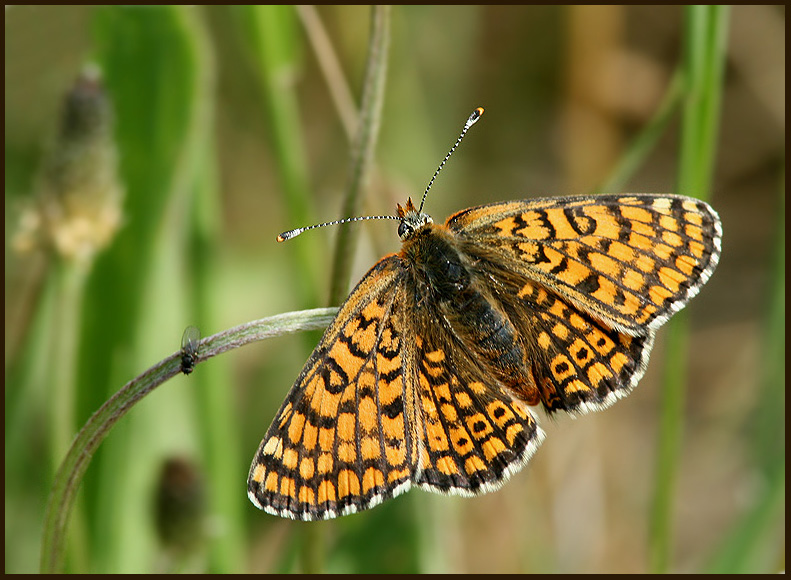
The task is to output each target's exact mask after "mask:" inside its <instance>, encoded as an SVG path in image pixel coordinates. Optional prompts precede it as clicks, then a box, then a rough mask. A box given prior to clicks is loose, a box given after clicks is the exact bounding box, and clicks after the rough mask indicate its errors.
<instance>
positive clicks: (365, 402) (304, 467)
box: [248, 256, 416, 520]
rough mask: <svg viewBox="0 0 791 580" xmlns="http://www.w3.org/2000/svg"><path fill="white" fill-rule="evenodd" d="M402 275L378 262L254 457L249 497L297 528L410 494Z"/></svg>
mask: <svg viewBox="0 0 791 580" xmlns="http://www.w3.org/2000/svg"><path fill="white" fill-rule="evenodd" d="M403 274H404V271H403V267H402V266H401V264H400V263H399V261H398V259H397V258H396V257H395V256H388V257H385V258H383V259H382V260H380V261H379V262H378V263H377V264H376V265H375V266H374V267H373V268H372V269H371V270H370V271H369V272H368V274H366V276H365V277H364V278H363V279H362V280H361V281H360V282H359V284H358V285H357V286H356V287H355V289H354V290H353V291H352V293H351V294H350V295H349V297H348V299H347V300H346V302H345V303H344V304H343V306H341V309H340V311H339V312H338V315H337V316H336V318H335V320H334V321H333V322H332V324H331V325H330V326H329V327H328V328H327V330H326V332H325V333H324V336H323V337H322V339H321V341H320V342H319V344H318V346H317V347H316V349H315V350H314V351H313V354H312V355H311V356H310V358H309V359H308V361H307V363H306V364H305V366H304V368H303V369H302V372H301V373H300V375H299V377H298V378H297V380H296V382H295V383H294V386H293V387H292V388H291V391H290V392H289V393H288V396H287V397H286V400H285V401H284V403H283V405H282V407H281V408H280V410H279V411H278V413H277V415H276V416H275V420H274V421H273V423H272V425H271V426H270V427H269V430H268V431H267V433H266V436H265V437H264V439H263V441H262V442H261V445H260V447H259V448H258V451H257V453H256V455H255V458H254V460H253V464H252V466H251V468H250V476H249V478H248V496H249V497H250V500H251V501H252V502H253V503H254V504H255V505H256V506H258V507H259V508H261V509H263V510H264V511H266V512H269V513H271V514H274V515H279V516H282V517H288V518H292V519H300V520H318V519H329V518H333V517H336V516H339V515H344V514H349V513H354V512H357V511H360V510H364V509H367V508H369V507H372V506H374V505H377V504H379V503H381V502H382V501H383V500H385V499H387V498H390V497H394V496H396V495H398V494H399V493H402V492H404V491H406V490H407V489H409V487H410V484H411V477H412V473H413V466H414V464H415V456H416V442H415V441H414V439H413V436H412V433H411V431H410V429H409V425H408V421H409V420H408V417H407V414H406V410H405V397H404V390H405V386H404V382H403V370H402V366H403V364H404V359H403V352H402V341H403V339H404V337H403V336H402V335H401V326H400V320H401V319H402V318H403V317H405V316H406V313H404V312H401V311H399V310H398V308H400V305H399V304H398V303H397V302H396V297H397V296H398V295H399V288H400V287H401V285H402V284H403V282H404V276H403Z"/></svg>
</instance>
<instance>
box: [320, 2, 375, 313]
mask: <svg viewBox="0 0 791 580" xmlns="http://www.w3.org/2000/svg"><path fill="white" fill-rule="evenodd" d="M389 48H390V6H373V7H372V8H371V36H370V38H369V40H368V58H367V61H366V64H365V76H364V80H363V90H362V98H361V101H360V123H359V125H358V127H357V135H356V136H355V140H354V145H353V147H352V153H351V163H350V176H349V183H348V185H347V188H346V193H345V196H344V200H343V205H342V210H341V216H340V217H341V218H346V217H351V216H356V215H359V213H360V206H361V201H360V200H361V196H360V192H361V191H362V189H363V187H364V186H365V185H366V184H367V179H368V176H369V175H370V172H371V166H372V164H373V156H374V149H375V148H376V140H377V138H378V136H379V126H380V124H381V119H382V106H383V104H384V93H385V82H386V79H387V55H388V51H389ZM358 234H359V230H358V229H357V228H354V227H342V228H340V229H339V230H338V241H337V244H336V246H335V256H334V258H333V263H332V277H331V279H330V297H329V303H330V304H340V303H341V302H342V301H343V299H344V298H345V297H346V294H347V293H348V285H349V277H350V273H351V264H352V260H353V258H354V249H355V247H356V241H357V238H358Z"/></svg>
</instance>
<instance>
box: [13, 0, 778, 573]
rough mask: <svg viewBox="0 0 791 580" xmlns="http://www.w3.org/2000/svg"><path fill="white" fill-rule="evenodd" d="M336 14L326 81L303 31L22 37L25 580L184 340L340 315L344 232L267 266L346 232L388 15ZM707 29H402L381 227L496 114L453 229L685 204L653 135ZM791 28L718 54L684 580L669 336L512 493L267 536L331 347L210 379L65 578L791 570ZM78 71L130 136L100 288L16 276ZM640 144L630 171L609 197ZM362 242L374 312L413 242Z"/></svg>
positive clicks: (247, 27)
mask: <svg viewBox="0 0 791 580" xmlns="http://www.w3.org/2000/svg"><path fill="white" fill-rule="evenodd" d="M317 13H318V16H319V18H320V22H321V23H323V26H324V27H325V28H326V33H327V34H328V41H329V44H328V46H329V47H331V50H332V51H333V52H334V53H335V56H336V57H337V59H338V63H339V65H340V67H339V70H338V72H335V73H332V72H330V73H329V76H327V75H326V74H325V72H323V70H322V68H321V66H320V64H319V63H320V62H322V59H323V58H326V57H327V56H330V55H331V53H330V52H329V51H328V49H327V47H326V46H324V45H321V44H320V43H319V44H318V45H316V46H318V47H319V48H318V55H317V53H316V49H314V44H313V43H315V42H317V39H318V40H320V36H319V35H318V33H317V32H316V30H315V29H313V28H311V25H310V22H312V21H310V20H306V18H308V17H309V16H310V15H309V14H308V15H307V16H306V15H305V14H302V16H300V14H298V13H297V11H296V10H295V9H293V8H292V7H243V8H242V7H237V8H225V7H202V8H196V7H147V8H117V7H106V8H91V7H33V6H13V7H11V8H6V14H5V15H6V23H5V26H6V72H5V75H6V77H5V80H6V82H5V86H6V95H5V96H6V99H5V101H6V104H5V107H6V108H5V119H6V141H5V145H6V147H5V165H6V172H5V187H6V196H5V214H6V218H5V219H6V222H5V225H6V228H5V230H6V238H5V239H6V244H5V248H6V251H5V258H6V271H5V273H6V276H5V279H6V334H5V338H6V351H5V361H6V365H5V369H6V375H5V376H6V395H5V407H6V415H5V418H6V421H5V425H6V431H5V434H6V447H5V450H6V453H5V468H6V469H5V472H6V476H5V477H6V479H5V484H6V485H5V490H6V496H5V512H6V516H5V518H6V524H5V525H6V528H5V529H6V550H5V560H6V571H7V572H32V571H35V570H36V569H37V567H38V562H39V550H40V541H41V528H42V520H43V514H44V508H45V502H46V497H47V494H48V492H49V489H50V487H51V485H52V481H53V474H54V472H55V469H56V468H57V466H58V464H59V463H60V461H61V459H62V456H63V453H64V452H65V449H66V448H67V447H68V444H69V441H70V437H71V436H73V434H74V433H76V432H77V430H78V429H79V428H80V426H82V425H83V424H84V423H85V421H86V420H87V419H88V417H89V416H90V415H91V414H92V413H93V412H94V411H95V410H96V409H97V408H98V407H99V406H100V405H101V404H102V403H103V402H104V401H105V400H106V399H107V398H108V397H109V396H110V395H111V394H112V393H114V392H115V391H117V390H118V389H119V388H120V387H121V386H122V385H123V384H124V383H125V382H126V381H128V380H129V379H130V378H132V377H134V376H135V375H137V374H139V373H140V372H142V371H143V370H144V369H146V368H148V367H149V366H151V365H152V364H154V363H156V362H157V361H159V360H161V359H162V358H165V357H166V356H168V355H170V354H171V353H173V352H174V351H175V350H177V349H178V348H179V341H180V338H181V332H182V330H183V329H184V327H186V326H187V325H188V324H195V325H197V326H198V327H199V328H200V329H201V330H202V332H203V334H204V335H208V334H213V333H215V332H218V331H220V330H222V329H225V328H228V327H230V326H234V325H236V324H239V323H242V322H246V321H249V320H253V319H257V318H261V317H263V316H268V315H272V314H277V313H280V312H287V311H290V310H298V309H303V308H309V307H316V306H324V305H327V296H328V295H329V291H330V281H329V277H330V268H329V264H330V263H331V262H332V258H331V256H332V247H333V245H334V240H335V239H336V237H337V236H338V231H337V228H335V229H328V230H320V231H317V232H313V233H311V234H309V235H305V236H302V237H300V238H298V239H297V240H294V241H292V242H289V243H288V244H286V245H278V244H276V243H275V242H274V238H275V236H276V234H277V233H278V232H280V231H283V230H286V229H290V228H292V227H296V226H300V225H308V224H312V223H316V222H320V221H327V220H330V219H334V218H336V217H340V216H339V214H340V212H341V209H340V208H341V198H342V193H343V191H344V189H345V187H346V184H347V181H348V179H349V175H348V171H349V150H350V144H351V132H350V130H349V126H350V125H351V124H352V123H353V122H354V119H353V115H352V114H350V111H352V112H353V110H354V109H353V107H356V106H358V105H357V104H358V103H359V102H360V93H361V83H362V79H363V74H364V70H363V69H364V64H365V59H366V50H367V46H368V38H369V32H370V9H369V8H367V7H359V6H344V7H332V6H328V7H320V8H318V10H317ZM688 18H689V10H683V9H682V8H679V7H674V6H661V7H657V6H632V7H495V6H492V7H483V6H463V7H446V6H409V7H394V8H393V10H392V12H391V23H390V35H391V38H390V54H389V58H388V71H387V75H386V78H387V81H386V82H387V84H386V93H385V98H384V108H383V114H382V118H381V119H380V121H379V122H380V130H379V143H378V146H377V149H376V154H375V164H376V167H375V170H374V173H373V176H372V178H371V179H370V180H369V181H368V183H367V184H364V186H363V187H364V189H363V199H362V205H363V213H366V214H380V213H390V212H392V211H393V209H394V207H395V203H396V202H403V201H404V200H405V199H406V197H407V196H408V195H412V196H419V195H420V194H421V193H422V191H423V188H424V186H425V183H426V182H427V180H428V179H429V177H430V176H431V174H432V172H433V171H434V169H435V168H436V166H437V164H438V163H439V162H440V161H441V159H442V156H443V155H444V154H445V152H446V151H447V149H448V147H449V146H450V145H451V144H452V142H453V140H454V139H455V137H456V135H457V134H458V131H459V129H460V128H461V125H462V124H463V122H464V120H465V119H466V118H467V115H468V114H469V112H470V111H471V110H472V109H473V108H474V107H476V106H479V105H480V106H484V107H485V108H486V114H485V116H484V118H483V119H482V120H481V121H480V122H479V123H478V124H477V125H476V126H475V127H474V128H473V129H472V130H471V131H470V134H469V136H468V137H467V138H466V140H465V143H464V144H463V145H462V146H461V148H460V149H459V151H458V152H457V153H456V154H455V156H454V158H453V159H452V160H451V161H450V162H449V164H448V166H447V168H446V169H445V171H444V172H443V174H442V176H441V177H440V179H439V180H438V182H437V183H436V185H435V186H434V188H433V190H432V193H431V196H430V197H429V200H428V202H427V209H428V211H429V212H430V213H431V214H432V215H433V216H434V218H435V220H437V221H438V220H444V218H445V216H447V215H449V214H450V213H452V212H454V211H456V210H458V209H462V208H465V207H469V206H472V205H476V204H480V203H486V202H491V201H498V200H506V199H515V198H522V197H534V196H541V195H556V194H557V195H560V194H570V193H586V192H591V191H600V190H601V188H602V186H603V185H606V184H611V185H608V186H607V189H608V190H609V191H634V192H670V191H676V190H677V187H678V182H679V181H678V180H679V178H678V174H679V170H680V167H683V166H685V164H686V165H688V164H689V163H690V162H691V160H690V159H685V158H684V157H682V155H684V151H685V150H684V148H683V147H682V145H681V132H682V125H681V121H680V119H681V118H682V109H681V106H680V104H679V103H678V102H677V103H676V105H675V106H671V107H670V109H669V112H668V114H667V115H666V117H662V118H661V119H660V121H661V122H657V118H658V117H661V115H660V113H661V112H662V110H663V109H662V108H663V106H664V105H665V104H667V98H668V97H667V95H668V94H670V92H671V88H672V87H673V79H674V73H675V71H677V70H678V69H679V67H680V66H681V64H682V58H683V54H684V50H685V48H684V47H689V46H691V45H692V44H694V42H695V41H697V40H700V34H698V33H696V32H695V31H694V30H690V29H689V27H685V22H688V21H689V20H688ZM306 23H307V26H306ZM784 25H785V11H784V8H783V7H779V6H735V7H733V8H732V9H731V11H730V17H729V18H728V19H727V23H726V24H725V25H724V26H727V28H722V29H721V31H722V32H724V35H725V37H726V38H727V47H726V50H727V52H726V61H725V68H724V80H723V81H722V84H721V87H722V89H721V91H720V93H719V94H718V95H717V96H718V98H720V99H721V113H720V115H719V116H718V118H717V119H715V120H714V122H716V123H718V127H717V130H716V132H715V136H716V137H715V138H716V142H714V143H711V144H710V145H712V146H714V147H715V150H716V157H715V162H714V167H713V178H712V182H711V197H710V201H711V203H712V204H713V205H714V207H715V208H716V209H717V210H718V211H719V213H720V216H721V217H722V220H723V224H724V250H723V256H722V260H721V263H720V265H719V268H718V270H717V272H716V274H715V275H714V277H713V278H712V280H711V281H710V282H709V283H708V284H707V286H706V287H705V288H704V290H703V291H702V293H701V294H700V296H699V297H698V298H696V299H695V300H694V301H693V302H692V304H691V306H690V307H689V308H688V310H687V312H688V315H687V317H688V323H687V326H688V328H689V335H688V338H687V340H686V342H685V349H684V352H685V358H686V364H685V366H683V367H680V368H681V370H682V371H683V374H684V376H685V378H686V380H687V388H686V390H685V391H684V392H683V400H682V402H681V404H682V413H681V414H680V415H679V416H680V429H681V439H680V441H681V445H680V447H679V448H678V450H677V451H676V453H675V461H676V464H677V475H676V479H675V480H674V481H671V482H670V484H671V485H672V487H671V492H672V494H671V495H672V501H671V502H670V503H669V505H667V506H666V507H664V508H663V509H665V510H667V515H668V521H669V522H670V530H669V548H668V562H667V563H666V564H664V565H658V564H657V563H656V562H655V561H653V554H652V552H653V551H654V550H656V542H657V540H656V539H655V538H654V536H653V535H652V533H651V532H649V530H650V526H649V519H650V516H649V514H650V512H651V506H652V502H654V501H655V499H654V494H655V493H656V489H655V487H656V485H662V484H663V481H662V480H659V481H657V476H656V473H657V472H656V465H657V460H656V455H657V449H658V445H659V441H657V439H658V437H660V435H659V433H660V416H661V409H662V405H661V404H660V392H661V389H662V386H661V384H662V377H663V373H664V372H666V369H665V367H664V366H663V365H664V361H665V358H666V357H665V349H664V347H665V342H666V336H665V333H664V332H660V334H659V339H658V343H657V346H656V349H655V352H654V354H653V356H652V363H651V366H650V367H649V371H648V373H647V374H646V376H645V378H644V379H643V381H642V383H641V385H640V388H638V389H637V390H636V391H635V392H634V393H633V394H632V395H631V396H630V397H629V398H627V399H626V400H624V401H622V402H619V403H618V404H617V405H616V406H615V407H613V408H612V409H609V410H607V411H606V412H603V413H598V414H596V415H592V416H588V417H584V418H581V419H579V420H572V419H570V418H566V417H560V418H558V419H557V420H555V421H552V422H550V421H546V420H544V421H543V426H544V428H545V429H546V430H547V431H548V435H549V437H548V439H547V441H546V442H545V443H544V444H543V445H542V448H541V450H540V451H539V452H538V453H537V454H536V456H535V457H534V459H533V460H532V461H531V463H530V465H529V466H528V468H527V469H525V470H524V471H523V472H522V473H520V474H518V475H516V476H515V477H514V478H513V480H512V481H511V482H510V483H509V484H508V485H506V486H505V487H504V488H503V489H502V490H500V491H498V492H497V493H494V494H490V495H487V496H483V497H480V498H476V499H472V500H471V499H462V498H455V497H441V496H434V495H431V494H426V493H423V492H419V491H416V492H412V493H409V494H407V495H406V496H402V497H400V498H397V499H396V500H393V501H391V502H388V503H386V504H385V505H383V506H381V507H378V508H376V509H374V510H371V511H369V512H366V513H363V514H359V515H355V516H350V517H347V518H342V519H340V520H337V521H331V522H322V523H316V524H304V523H299V522H291V521H285V520H280V519H278V518H274V517H271V516H268V515H266V514H262V513H260V512H259V511H258V510H256V509H255V508H254V507H253V506H252V505H251V504H250V503H249V501H248V500H247V498H246V496H245V495H246V494H245V481H246V476H247V469H248V465H249V461H250V460H251V459H252V455H253V453H254V451H255V449H256V447H257V445H258V443H259V441H260V439H261V437H262V436H263V434H264V432H265V430H266V428H267V426H268V425H269V423H270V421H271V419H272V417H273V415H274V413H275V411H276V410H277V407H278V406H279V404H280V402H281V401H282V399H283V397H284V395H285V393H286V391H287V389H288V388H289V387H290V385H291V384H292V382H293V380H294V378H295V377H296V375H297V374H298V372H299V369H300V368H301V366H302V364H303V363H304V361H305V359H306V357H307V355H308V353H309V352H310V349H311V348H312V346H313V345H314V344H315V342H316V340H317V335H315V334H311V333H306V334H303V335H299V336H294V337H284V338H279V339H276V340H269V341H266V342H264V343H259V344H256V345H251V346H248V347H246V348H244V349H239V350H236V351H233V352H231V353H228V354H226V355H224V356H221V357H217V358H215V359H213V360H211V361H209V362H207V363H205V364H202V365H200V366H199V367H198V368H197V369H196V372H195V373H194V374H193V375H191V376H189V377H177V378H175V379H174V380H173V381H171V382H170V383H168V384H167V385H165V386H164V388H161V389H158V390H157V392H155V393H154V394H153V395H151V396H150V397H148V398H147V399H146V400H144V401H143V402H142V403H141V404H139V405H138V406H137V407H136V408H135V409H134V410H133V411H132V412H131V413H130V414H129V416H127V417H125V418H124V419H123V420H122V421H121V422H120V423H119V424H118V425H117V427H116V428H115V429H114V430H113V432H112V433H111V434H110V436H109V437H108V439H107V440H106V441H105V442H104V444H103V445H102V447H101V448H100V450H99V452H98V453H97V454H96V456H95V458H94V460H93V462H92V464H91V466H90V467H89V469H88V472H87V474H86V480H85V482H84V485H83V491H82V493H81V496H80V498H79V502H78V504H77V507H76V509H75V513H74V515H73V517H72V523H71V526H70V528H69V536H68V542H67V553H66V555H67V560H66V562H67V570H69V571H91V572H156V571H175V570H188V571H214V572H231V571H254V572H271V571H299V570H325V571H333V572H341V571H350V572H414V571H459V572H482V571H487V572H526V571H530V572H583V571H584V572H643V571H647V570H649V569H662V567H663V566H665V569H669V570H670V571H682V572H683V571H703V570H707V571H757V572H771V571H777V570H780V569H783V568H784V539H785V538H784V533H785V531H784V530H785V515H784V514H785V504H784V502H785V480H784V471H785V448H784V441H785V416H784V411H783V410H784V408H785V389H784V380H785V368H784V340H785V339H784V331H785V310H784V225H785V222H784V215H785V214H784V190H785V183H784V173H783V166H784V155H785V151H784V139H785V58H784V53H785V44H784V38H785V37H784V29H785V26H784ZM704 40H705V39H704ZM86 62H92V63H95V64H96V65H98V66H99V68H100V69H101V71H102V75H103V82H104V85H105V86H106V89H107V94H108V96H109V99H110V102H111V103H112V106H113V109H114V111H115V124H114V135H115V140H116V143H117V147H118V163H119V165H118V182H119V183H120V184H121V185H122V187H123V190H124V191H125V197H124V199H123V205H122V216H123V221H122V227H121V229H120V230H119V231H118V233H117V235H116V236H115V238H114V240H113V241H112V243H111V244H110V245H109V246H108V247H107V248H106V249H104V250H102V251H100V252H99V253H98V254H97V256H96V257H95V259H94V260H92V261H91V263H90V264H89V265H88V266H87V267H85V268H83V269H82V270H80V269H79V268H76V267H75V266H74V265H73V264H72V263H70V262H69V261H68V260H65V259H63V258H60V257H57V256H55V255H52V254H49V253H46V252H39V253H35V252H32V253H31V252H27V253H20V252H19V251H18V250H17V249H16V248H17V246H16V245H15V243H14V240H15V236H16V235H17V234H18V232H19V227H20V226H19V224H20V220H21V216H22V214H23V211H24V208H25V207H27V206H28V204H29V203H30V201H31V200H32V199H33V198H34V196H35V195H37V192H39V191H40V175H41V173H40V171H41V170H40V167H41V166H42V164H43V163H44V161H43V159H45V154H46V152H47V151H48V149H47V147H46V145H47V144H49V143H51V142H52V141H53V136H54V135H55V134H56V132H57V127H58V125H59V123H60V121H59V116H60V111H61V107H62V101H63V98H64V95H65V94H66V92H67V91H68V90H69V88H70V87H71V86H72V85H73V83H74V80H75V78H76V77H77V75H78V74H79V72H80V71H81V70H82V69H83V67H84V65H85V63H86ZM325 70H326V69H325ZM712 82H714V81H712ZM717 86H720V85H717ZM717 90H720V89H717ZM663 99H664V100H663ZM350 101H351V102H350ZM355 103H357V104H355ZM671 104H672V103H671ZM352 105H353V107H352ZM350 117H352V118H351V120H350ZM646 127H649V129H650V132H649V133H648V134H647V133H646V130H645V128H646ZM646 137H647V139H646ZM646 140H647V142H648V143H650V144H653V146H651V147H648V148H647V149H646V150H645V153H643V152H640V154H639V155H637V158H638V160H639V162H638V164H637V165H636V166H635V167H636V171H627V172H626V173H625V174H618V169H619V168H623V166H624V164H625V162H626V161H628V160H630V159H631V156H633V155H635V151H636V150H638V149H637V146H638V145H639V144H640V143H645V142H646ZM616 174H618V175H626V179H625V182H624V181H623V180H620V181H619V180H613V179H612V178H613V176H614V175H616ZM683 193H688V194H695V193H696V192H686V191H685V192H683ZM351 227H357V228H359V234H360V236H359V238H360V239H359V243H358V247H357V249H356V251H355V254H354V256H353V267H352V270H353V274H352V280H351V282H352V283H353V282H354V281H355V280H356V279H358V278H359V276H361V275H362V274H363V273H364V272H365V270H366V269H367V268H368V267H370V265H371V264H373V262H374V261H375V260H376V259H377V258H378V257H380V256H381V255H383V254H384V253H385V252H388V251H393V250H396V249H397V247H398V240H397V236H396V235H395V232H394V231H393V227H392V224H391V223H390V222H387V223H381V222H379V223H377V222H372V223H368V224H365V225H361V226H351ZM75 272H77V273H76V274H75ZM80 272H82V273H80ZM663 369H664V370H663ZM185 532H186V533H185Z"/></svg>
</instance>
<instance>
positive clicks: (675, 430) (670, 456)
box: [649, 6, 728, 573]
mask: <svg viewBox="0 0 791 580" xmlns="http://www.w3.org/2000/svg"><path fill="white" fill-rule="evenodd" d="M684 17H685V36H684V62H683V67H684V68H683V73H684V105H683V115H682V129H681V131H682V133H681V151H680V167H679V175H678V184H679V185H678V193H681V194H683V195H693V196H696V197H699V198H701V199H708V198H709V197H710V195H711V180H712V173H713V167H714V161H715V151H716V144H717V136H718V123H719V118H720V103H721V99H722V88H723V87H722V75H723V67H724V62H725V44H726V39H727V29H728V8H727V7H725V6H691V7H687V8H686V9H685V14H684ZM666 336H667V340H666V348H667V356H666V361H665V367H664V377H663V385H662V403H661V409H660V426H659V449H658V451H657V468H656V477H655V486H656V488H655V490H654V498H653V505H652V510H651V523H650V529H649V569H650V570H651V571H653V572H657V573H663V572H667V571H668V570H669V569H670V565H671V562H672V544H673V533H672V527H673V522H672V520H673V518H672V515H673V494H674V492H675V482H676V479H677V468H678V457H679V455H680V454H681V435H682V425H683V417H684V391H685V377H686V372H687V349H686V344H687V341H688V322H687V318H686V313H685V312H681V313H679V314H677V315H676V316H675V317H674V318H673V320H671V321H670V322H669V323H668V325H667V335H666Z"/></svg>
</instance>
